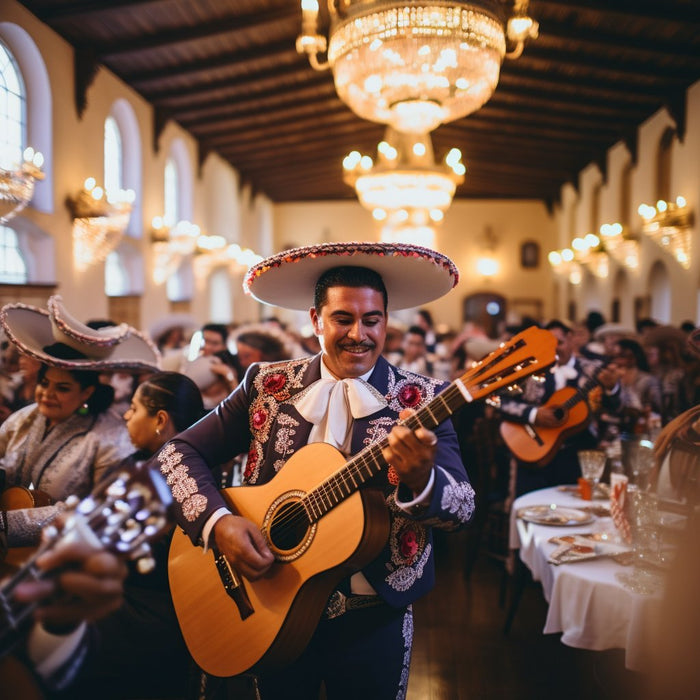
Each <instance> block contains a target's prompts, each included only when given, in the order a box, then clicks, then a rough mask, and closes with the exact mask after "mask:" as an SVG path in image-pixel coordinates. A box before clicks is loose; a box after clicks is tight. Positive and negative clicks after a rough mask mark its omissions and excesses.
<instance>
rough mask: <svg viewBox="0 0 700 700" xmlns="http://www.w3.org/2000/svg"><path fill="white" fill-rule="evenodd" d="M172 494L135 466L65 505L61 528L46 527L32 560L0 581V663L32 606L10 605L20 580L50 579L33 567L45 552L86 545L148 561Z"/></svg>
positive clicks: (167, 525) (167, 524)
mask: <svg viewBox="0 0 700 700" xmlns="http://www.w3.org/2000/svg"><path fill="white" fill-rule="evenodd" d="M171 505H172V493H171V491H170V489H169V487H168V485H167V484H166V482H165V479H164V478H163V477H162V476H161V474H160V473H159V472H158V471H157V470H153V469H146V468H145V467H143V466H137V467H136V468H134V469H126V468H125V469H122V470H121V471H119V472H117V473H116V474H115V475H114V478H113V479H111V480H110V481H108V482H107V481H106V482H105V483H103V484H99V485H98V486H97V488H96V489H95V490H94V491H93V492H92V494H91V495H90V496H88V497H86V498H84V499H83V500H82V501H81V500H80V499H78V498H77V497H70V498H68V499H66V506H67V510H66V511H64V513H63V517H64V524H63V526H62V527H61V528H60V529H59V528H57V527H55V526H53V525H48V526H47V527H45V528H44V531H43V535H44V537H43V541H42V543H41V545H39V547H38V548H37V550H36V552H35V553H34V555H33V556H32V557H31V558H30V559H29V560H28V561H26V562H25V563H24V564H23V565H22V567H21V568H20V569H19V570H18V571H17V572H16V573H14V574H13V575H12V576H11V577H9V578H7V579H5V580H3V581H0V658H2V657H3V656H5V655H6V654H8V653H9V652H10V651H11V650H12V649H13V647H14V646H15V645H16V644H17V643H18V642H19V641H20V640H21V639H22V638H23V636H24V634H25V633H26V632H27V630H28V629H29V627H30V626H31V623H32V619H33V618H32V613H33V612H34V610H35V608H36V604H34V603H21V602H18V601H16V600H15V599H14V597H13V591H14V590H15V588H16V587H17V585H18V584H20V583H21V582H23V581H25V580H29V581H36V580H39V579H42V578H45V577H46V576H47V575H48V576H54V575H56V574H57V573H58V571H51V572H49V573H48V574H46V572H44V571H42V570H41V569H39V568H38V567H37V565H36V560H37V558H38V557H39V556H40V555H41V554H43V553H44V552H46V551H49V550H53V549H57V548H59V547H61V546H62V545H64V544H65V543H70V542H76V541H78V542H87V543H88V544H89V545H91V546H93V547H94V548H95V549H98V548H104V549H106V550H108V551H110V552H112V553H114V554H116V555H118V556H120V557H123V558H125V559H140V560H143V559H144V558H145V557H148V556H150V554H151V550H150V544H151V543H152V542H154V541H155V540H156V539H158V538H160V537H162V536H163V535H165V534H166V533H167V532H169V531H170V529H171V527H172V519H171Z"/></svg>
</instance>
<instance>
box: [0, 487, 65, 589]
mask: <svg viewBox="0 0 700 700" xmlns="http://www.w3.org/2000/svg"><path fill="white" fill-rule="evenodd" d="M52 502H53V501H52V500H51V496H49V495H48V494H47V493H45V492H44V491H40V490H38V489H32V488H26V487H25V486H8V487H7V488H6V489H5V490H4V491H3V492H2V493H0V510H22V509H24V508H41V507H42V506H50V505H51V504H52ZM35 551H36V547H10V548H9V549H8V550H7V552H6V553H5V556H4V557H3V556H1V555H0V577H3V576H5V575H6V574H8V573H10V572H12V571H14V570H16V569H17V567H19V566H21V565H22V564H23V563H24V562H25V561H26V560H27V559H29V557H31V556H32V554H34V552H35Z"/></svg>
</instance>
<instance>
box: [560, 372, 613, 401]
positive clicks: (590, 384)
mask: <svg viewBox="0 0 700 700" xmlns="http://www.w3.org/2000/svg"><path fill="white" fill-rule="evenodd" d="M602 369H603V367H598V368H596V370H595V372H594V373H593V376H591V377H589V378H588V379H587V380H586V381H585V382H584V384H583V386H582V387H580V388H578V389H576V393H575V394H573V395H572V396H571V397H569V398H568V399H567V400H566V401H564V403H563V404H562V405H563V406H564V408H566V409H570V408H573V407H574V406H575V405H576V404H577V403H579V402H580V401H584V400H585V399H587V398H588V394H590V393H591V391H592V390H593V389H594V388H595V387H596V386H597V385H598V374H599V373H600V371H601V370H602Z"/></svg>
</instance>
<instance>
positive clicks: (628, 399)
mask: <svg viewBox="0 0 700 700" xmlns="http://www.w3.org/2000/svg"><path fill="white" fill-rule="evenodd" d="M54 311H55V313H56V314H57V315H58V314H60V312H61V308H60V307H59V308H58V309H55V310H54ZM532 323H534V322H532ZM527 325H531V322H529V321H527V322H526V323H525V324H524V326H527ZM544 327H545V328H546V329H547V330H549V331H550V332H551V333H552V334H553V335H554V337H555V338H556V342H557V361H556V363H555V365H554V366H553V367H552V368H551V369H550V370H548V371H547V372H546V373H545V374H544V376H540V377H530V378H528V379H527V380H526V381H525V382H524V383H523V386H522V392H521V393H520V394H517V395H513V393H512V392H511V393H503V394H502V395H497V396H492V397H491V398H490V399H489V401H488V403H486V404H483V405H482V406H480V407H479V408H478V411H479V415H480V416H482V417H483V416H487V417H488V418H489V419H492V420H495V421H499V422H513V423H519V424H522V425H527V426H530V429H531V430H534V431H537V429H538V428H552V427H556V426H557V425H561V424H562V423H564V422H565V420H566V416H565V415H564V414H563V413H562V411H561V410H560V409H559V405H558V404H557V403H556V401H553V397H554V398H556V394H557V392H560V391H561V390H562V389H564V388H565V387H573V388H577V389H579V390H582V391H585V397H586V402H587V405H588V406H589V408H590V412H591V420H590V421H588V422H586V425H585V426H584V427H583V428H582V429H581V430H578V431H576V432H575V433H574V434H572V435H571V436H567V437H566V439H564V440H562V443H561V444H558V445H557V448H556V451H555V453H554V454H553V456H552V457H551V459H548V461H547V463H546V464H543V465H539V464H535V465H533V464H532V463H528V462H527V461H526V460H523V459H521V456H520V455H516V454H513V455H512V457H513V459H512V461H511V464H512V468H513V469H514V470H515V472H516V473H517V477H516V480H515V482H514V483H515V489H516V492H517V493H522V492H525V491H527V490H532V489H534V488H540V487H543V486H547V485H553V484H563V483H575V482H576V480H577V477H578V476H579V475H580V471H579V469H578V465H577V462H576V457H575V454H576V452H577V451H578V450H580V449H584V448H590V447H599V448H603V449H608V450H611V452H610V453H611V454H613V453H614V446H615V444H616V442H618V441H619V440H620V438H621V437H623V436H624V435H627V434H640V433H643V434H645V435H648V436H650V437H652V438H655V437H657V436H658V435H659V433H660V431H662V429H663V428H664V427H665V426H667V425H669V424H671V426H674V425H681V426H683V429H684V430H685V432H686V433H688V434H691V433H692V435H693V436H697V435H698V420H697V406H698V404H700V354H699V353H698V344H697V339H698V332H697V331H696V329H695V327H694V326H693V324H683V325H682V326H680V327H673V326H668V325H662V324H659V323H656V322H654V321H653V320H651V319H644V320H642V321H640V322H639V323H638V324H637V327H636V328H635V329H631V328H625V327H623V326H621V325H620V324H616V323H606V322H605V319H604V318H603V317H602V316H601V315H600V314H598V313H594V312H592V313H590V314H589V315H588V317H587V318H586V319H585V320H584V321H582V322H580V323H576V324H569V323H568V322H565V321H563V320H551V321H550V322H549V323H547V324H546V325H545V326H544ZM85 328H87V329H91V330H93V331H99V330H100V329H107V331H110V330H113V331H114V338H116V339H117V341H115V342H117V344H118V343H119V342H122V341H121V340H119V336H118V330H119V328H120V326H118V325H117V324H115V323H111V322H109V321H92V322H90V321H88V322H87V323H86V325H85ZM520 329H521V327H507V328H505V329H504V332H503V333H502V334H500V335H499V336H498V337H496V338H492V337H489V335H488V334H487V333H486V332H485V330H484V329H483V328H481V327H480V326H479V325H478V324H476V323H474V322H468V323H466V324H465V325H464V327H463V328H462V330H461V331H459V332H458V331H456V330H454V329H441V330H439V329H437V328H436V327H435V324H434V323H433V320H432V318H431V315H430V313H429V312H428V311H427V310H425V309H420V310H419V311H418V312H417V313H416V314H415V317H414V319H413V321H412V323H411V324H410V325H408V326H407V327H399V326H397V325H395V326H391V325H390V326H389V327H388V329H387V334H386V344H385V346H384V351H383V354H384V356H385V357H386V358H387V359H388V360H389V361H390V362H391V363H392V364H393V365H395V366H396V367H397V368H399V369H400V370H407V371H409V372H415V373H419V374H422V375H426V376H428V377H433V378H435V379H438V380H443V381H445V380H448V381H449V380H452V379H455V378H457V377H459V376H460V375H461V374H462V373H463V372H464V371H465V370H467V369H468V368H469V367H470V366H471V365H472V364H473V363H476V362H478V361H480V360H481V359H483V357H485V356H486V355H487V354H489V353H490V352H492V351H493V350H495V349H496V348H498V346H499V345H500V343H502V342H503V341H507V340H508V339H509V338H510V337H512V336H513V335H514V334H515V333H517V332H519V330H520ZM23 337H24V336H23ZM16 340H17V338H16V337H15V338H10V337H5V338H3V340H2V354H1V360H2V363H1V365H0V491H1V490H2V489H6V488H8V487H12V486H20V487H23V488H27V489H30V490H32V491H35V492H36V493H42V494H45V495H46V496H47V498H48V504H47V505H44V506H42V507H32V508H21V509H16V510H7V511H3V512H0V535H1V537H0V545H1V546H3V547H5V548H7V547H10V548H13V547H18V546H36V545H38V544H39V542H40V538H41V532H42V529H43V528H44V526H45V525H46V524H47V523H49V522H51V521H53V520H54V519H55V518H56V517H57V515H59V514H60V513H61V512H62V511H63V509H64V507H65V506H64V503H65V501H66V499H67V498H68V497H69V496H72V495H74V496H78V497H85V496H87V495H88V494H89V493H90V492H91V490H92V489H93V488H94V487H95V485H96V484H98V483H100V481H101V480H104V479H109V478H110V474H113V473H114V472H115V470H117V469H121V468H123V467H124V466H125V465H128V464H136V463H139V462H143V461H144V460H146V459H148V458H149V457H151V456H152V455H154V454H155V453H156V452H157V451H158V450H159V449H160V447H162V446H163V445H164V444H165V443H166V442H167V441H168V440H169V439H171V438H172V437H173V436H174V435H176V434H177V433H179V432H180V431H182V430H184V429H185V428H187V427H188V426H190V425H192V424H193V423H195V422H196V421H198V420H199V419H200V418H202V417H203V416H204V415H205V414H206V413H207V412H208V411H211V410H212V409H214V408H215V407H216V406H217V405H218V404H219V403H220V402H221V401H222V400H223V399H225V398H226V397H227V396H228V395H229V394H230V393H231V392H232V391H233V390H234V389H235V388H236V386H238V384H239V383H241V382H242V381H243V377H244V376H245V373H246V370H247V369H248V368H249V367H250V365H251V364H253V363H258V362H277V361H281V360H288V359H291V358H294V357H301V356H312V355H315V354H316V353H318V352H319V350H320V346H319V342H318V338H317V337H316V336H312V337H302V336H300V335H297V334H295V333H294V332H293V331H290V330H289V329H287V328H284V327H283V326H282V324H280V323H279V322H278V321H277V320H275V319H269V320H268V321H265V322H261V323H257V324H250V325H245V326H240V327H235V326H227V325H224V324H219V323H207V324H204V325H202V326H200V327H199V328H198V329H197V325H196V324H194V322H193V321H192V319H189V318H188V317H184V316H182V315H173V316H172V317H171V318H169V319H163V321H162V322H160V323H159V324H157V327H154V328H153V329H152V330H151V337H150V338H149V337H147V335H146V334H145V333H144V334H143V335H142V336H141V344H139V345H138V347H134V348H131V350H130V351H131V352H132V355H127V356H125V357H126V359H124V358H122V360H121V361H116V362H113V363H112V364H110V362H109V361H104V360H103V359H101V357H100V353H99V352H95V353H94V354H92V355H91V354H90V349H89V345H90V336H89V334H86V335H85V336H84V337H83V338H82V341H81V342H83V344H84V346H85V347H82V346H81V350H78V349H76V347H75V345H74V344H71V343H68V342H67V343H64V342H55V343H50V344H48V345H41V344H40V343H39V344H38V345H35V346H34V345H32V344H31V342H30V341H27V340H26V338H24V341H23V342H13V341H16ZM122 340H123V338H122ZM37 342H38V341H37ZM154 347H157V348H158V350H159V353H160V358H158V357H157V355H156V353H155V352H154V351H153V348H154ZM86 348H87V349H86ZM149 353H150V354H149ZM144 357H146V359H145V360H144ZM159 368H160V371H158V370H159ZM693 411H694V413H693ZM473 418H474V415H473V414H471V415H470V416H469V419H468V420H464V421H462V422H461V423H458V424H457V425H458V434H459V437H460V444H461V445H462V446H464V444H466V442H467V441H468V440H467V438H468V436H465V434H464V433H465V432H466V431H469V430H471V428H472V426H473ZM691 418H692V420H691ZM460 431H461V434H460ZM662 435H663V433H662ZM674 435H675V433H674ZM673 439H674V438H673V437H672V438H669V439H665V441H664V449H663V454H662V455H661V457H660V459H664V458H667V456H668V452H669V449H670V448H669V446H670V445H671V442H672V440H673ZM693 459H696V454H694V455H693ZM687 461H688V460H687V459H686V462H687ZM229 466H230V465H229ZM239 467H240V465H239ZM467 467H468V468H469V464H467ZM679 470H681V467H678V468H676V469H675V471H674V472H673V476H672V477H671V478H672V479H675V481H676V482H677V481H678V480H679V479H680V478H681V477H682V478H684V479H686V480H687V474H688V472H689V470H690V468H689V467H688V466H687V464H685V466H683V467H682V471H683V470H684V471H683V473H682V474H681V475H680V476H679V474H680V471H679ZM222 471H224V474H225V465H222ZM224 474H222V479H224V478H225V476H224ZM229 478H230V475H229ZM667 478H668V477H667ZM222 484H224V482H223V481H222ZM59 517H60V516H59ZM66 551H67V553H64V554H63V555H62V556H63V557H64V558H65V557H68V558H70V556H71V550H70V549H68V550H66ZM75 556H76V558H78V555H75ZM90 557H93V555H85V554H83V555H82V560H81V561H82V564H83V566H86V567H89V566H91V565H92V564H91V562H92V559H90ZM93 558H94V557H93ZM166 558H167V541H165V542H161V543H159V544H158V545H157V547H156V562H157V564H156V568H155V570H154V572H153V573H152V574H150V575H149V576H147V577H143V576H139V575H137V574H136V573H135V571H134V570H133V569H129V571H128V575H127V571H126V570H122V569H121V568H119V567H116V568H113V569H111V570H110V569H109V565H108V566H107V568H106V573H104V579H105V581H109V580H111V579H114V580H121V579H122V578H124V576H126V582H125V584H124V591H125V593H124V600H121V599H119V607H118V609H117V610H116V612H114V613H113V614H111V615H108V616H106V617H103V619H102V621H100V622H96V623H94V624H92V625H89V626H87V625H86V624H85V622H83V623H81V624H80V625H77V624H76V625H72V627H74V628H75V629H73V630H72V632H71V634H73V635H75V637H76V641H75V643H74V644H73V646H72V647H71V651H70V653H68V654H67V655H63V656H62V655H58V656H57V657H52V658H51V660H50V663H43V665H42V661H41V660H38V661H36V660H34V658H33V654H35V653H36V651H35V649H36V648H45V646H46V641H45V640H43V639H41V636H40V635H39V634H38V633H37V632H36V631H35V632H34V633H33V636H31V637H30V641H29V643H28V644H27V647H26V649H25V650H24V651H23V652H22V653H23V654H26V655H27V657H28V658H29V659H30V661H31V663H30V665H31V666H32V667H33V668H35V669H38V670H39V673H40V675H41V677H42V681H41V682H43V683H46V684H47V687H49V688H52V689H53V690H60V689H62V688H65V687H68V688H70V695H69V696H70V697H94V696H95V695H96V694H97V693H99V692H102V691H103V690H104V682H105V679H109V684H110V685H111V686H112V688H113V690H114V693H115V695H114V696H115V697H119V696H124V697H126V696H128V695H129V693H138V692H143V691H144V686H143V679H144V678H149V677H150V678H151V679H152V680H153V684H154V685H153V688H147V689H146V690H148V692H154V693H158V692H161V693H164V694H167V693H171V694H175V693H176V692H177V690H178V688H181V687H182V684H183V683H187V681H188V679H187V675H188V673H189V670H190V666H189V664H188V656H187V651H186V648H185V646H184V643H183V640H182V637H181V636H180V632H179V629H178V625H177V621H176V618H175V614H174V611H173V609H172V603H171V601H170V597H169V592H168V582H167V576H166V571H167V566H166ZM93 563H94V562H93ZM51 565H52V566H55V565H56V564H55V563H52V564H51ZM110 565H111V564H110ZM65 590H66V591H68V592H70V591H71V588H70V582H68V584H67V585H66V588H65ZM21 592H22V589H21V590H20V594H21ZM27 595H28V596H29V597H30V598H31V596H32V595H38V594H36V593H32V591H31V590H29V593H27ZM103 595H104V600H105V603H104V606H103V607H104V608H105V609H107V608H109V607H110V606H112V607H113V606H114V601H116V600H117V598H116V597H114V596H110V594H109V592H106V593H104V594H103ZM45 614H46V620H48V621H49V622H52V621H53V618H52V611H51V609H49V612H47V613H45ZM53 614H54V615H58V617H57V618H56V619H58V620H59V621H60V615H64V616H65V615H66V613H65V608H64V612H63V613H60V614H59V613H57V612H55V611H54V613H53ZM74 617H76V618H77V617H78V615H77V614H76V615H75V616H74ZM70 621H73V620H70ZM55 626H56V627H57V628H60V627H61V625H60V624H56V625H55ZM144 630H148V633H147V634H146V633H144ZM90 635H97V636H98V637H99V638H100V639H101V643H100V644H99V645H98V646H94V645H93V646H89V645H88V647H87V648H89V649H90V651H89V653H90V655H91V658H92V663H91V664H89V665H87V666H86V668H88V669H89V672H88V673H83V674H82V675H80V674H77V675H76V673H77V672H75V673H74V671H75V669H73V670H72V669H71V663H72V660H74V659H75V658H76V653H75V649H76V648H77V645H79V644H83V643H87V642H86V640H87V639H88V638H89V636H90ZM166 642H167V643H166ZM135 649H137V650H139V651H138V653H134V650H135ZM126 650H129V651H128V653H127V651H126ZM174 659H176V660H178V663H173V660H174ZM69 662H71V663H69ZM163 664H169V667H170V670H171V672H170V673H168V674H157V675H156V676H154V675H153V674H152V673H149V669H151V670H152V669H153V668H154V667H155V668H157V667H158V666H159V665H163ZM176 671H179V673H178V672H176ZM166 681H167V683H166ZM134 683H137V684H138V685H133V684H134ZM159 684H160V686H159Z"/></svg>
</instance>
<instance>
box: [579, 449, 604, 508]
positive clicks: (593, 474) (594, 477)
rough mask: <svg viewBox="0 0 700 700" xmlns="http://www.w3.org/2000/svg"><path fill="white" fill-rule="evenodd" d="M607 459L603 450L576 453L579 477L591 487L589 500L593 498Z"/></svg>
mask: <svg viewBox="0 0 700 700" xmlns="http://www.w3.org/2000/svg"><path fill="white" fill-rule="evenodd" d="M607 458H608V456H607V455H606V454H605V452H603V450H580V451H579V453H578V463H579V465H580V466H581V476H583V478H584V479H585V480H586V481H587V482H588V483H589V484H590V485H591V498H592V497H594V495H595V487H596V486H597V485H598V482H599V481H600V477H601V476H603V470H604V469H605V462H606V460H607Z"/></svg>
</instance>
